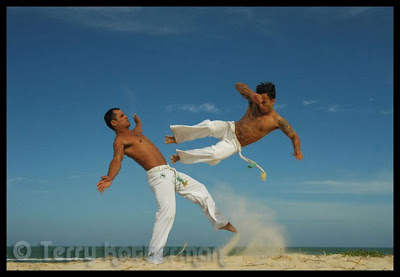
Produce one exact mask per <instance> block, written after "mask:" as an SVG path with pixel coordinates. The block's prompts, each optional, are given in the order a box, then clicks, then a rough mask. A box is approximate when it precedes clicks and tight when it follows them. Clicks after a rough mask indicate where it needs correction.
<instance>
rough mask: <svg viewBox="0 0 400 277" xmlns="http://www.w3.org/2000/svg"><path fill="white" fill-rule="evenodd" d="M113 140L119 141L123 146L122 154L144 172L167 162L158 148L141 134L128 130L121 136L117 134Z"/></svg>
mask: <svg viewBox="0 0 400 277" xmlns="http://www.w3.org/2000/svg"><path fill="white" fill-rule="evenodd" d="M115 140H116V141H117V140H119V141H120V142H121V143H122V144H123V145H124V154H125V155H126V156H128V157H130V158H131V159H133V160H134V161H135V162H137V163H138V164H139V165H140V166H142V167H143V168H144V169H145V170H146V171H147V170H149V169H151V168H153V167H155V166H160V165H166V164H167V162H166V160H165V158H164V156H163V155H162V154H161V152H160V151H159V150H158V148H157V147H156V146H155V145H154V144H153V143H152V142H151V141H150V140H149V139H148V138H147V137H146V136H145V135H143V134H142V133H137V132H134V131H131V130H129V132H124V133H123V134H118V135H117V137H116V138H115Z"/></svg>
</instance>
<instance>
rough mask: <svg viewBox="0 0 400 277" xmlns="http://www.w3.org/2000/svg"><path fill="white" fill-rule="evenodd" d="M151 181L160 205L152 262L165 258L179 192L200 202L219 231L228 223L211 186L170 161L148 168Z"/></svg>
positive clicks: (159, 261) (160, 261) (150, 183)
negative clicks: (182, 171)
mask: <svg viewBox="0 0 400 277" xmlns="http://www.w3.org/2000/svg"><path fill="white" fill-rule="evenodd" d="M178 177H179V179H180V180H183V181H185V182H187V183H186V185H185V184H184V183H183V182H181V181H179V180H178ZM147 181H148V183H149V185H150V188H151V190H152V191H153V193H154V195H155V197H156V201H157V206H158V211H157V213H156V218H155V222H154V228H153V235H152V238H151V241H150V245H149V251H148V257H147V260H148V261H149V262H151V263H155V264H158V263H162V262H163V249H164V246H165V244H166V243H167V238H168V234H169V232H170V230H171V228H172V225H173V223H174V219H175V192H176V193H178V194H179V195H182V196H183V197H185V198H186V199H188V200H190V201H191V202H193V203H195V204H198V205H199V206H200V207H201V209H202V210H203V211H204V213H205V215H206V216H207V218H208V219H209V220H210V221H211V224H212V225H213V228H214V230H216V231H217V230H219V229H220V228H221V227H223V226H225V225H226V224H228V220H227V219H226V218H225V216H224V215H223V214H222V213H221V212H220V211H219V210H218V209H217V206H216V205H215V202H214V200H213V198H212V197H211V195H210V193H209V192H208V190H207V188H206V187H205V186H204V185H203V184H202V183H200V182H198V181H196V180H195V179H193V178H191V177H190V176H188V175H186V174H184V173H181V172H178V171H176V170H175V169H174V168H171V167H170V166H169V165H162V166H157V167H154V168H152V169H150V170H148V171H147Z"/></svg>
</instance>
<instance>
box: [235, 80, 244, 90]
mask: <svg viewBox="0 0 400 277" xmlns="http://www.w3.org/2000/svg"><path fill="white" fill-rule="evenodd" d="M245 86H246V85H245V84H243V83H242V82H237V83H236V84H235V88H236V89H237V90H240V89H242V88H243V87H245Z"/></svg>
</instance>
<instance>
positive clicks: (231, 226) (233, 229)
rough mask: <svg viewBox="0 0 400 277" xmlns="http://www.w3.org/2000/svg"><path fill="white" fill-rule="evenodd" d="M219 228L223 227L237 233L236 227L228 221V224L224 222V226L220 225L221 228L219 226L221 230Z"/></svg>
mask: <svg viewBox="0 0 400 277" xmlns="http://www.w3.org/2000/svg"><path fill="white" fill-rule="evenodd" d="M221 229H224V230H228V231H231V232H234V233H237V230H236V228H235V227H233V225H232V224H230V223H229V222H228V224H226V225H225V226H224V227H221V228H220V230H221Z"/></svg>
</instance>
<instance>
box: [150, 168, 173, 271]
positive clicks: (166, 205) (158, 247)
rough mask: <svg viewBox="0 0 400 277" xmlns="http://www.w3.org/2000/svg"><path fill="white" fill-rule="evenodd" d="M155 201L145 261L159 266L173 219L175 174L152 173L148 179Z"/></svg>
mask: <svg viewBox="0 0 400 277" xmlns="http://www.w3.org/2000/svg"><path fill="white" fill-rule="evenodd" d="M148 181H149V184H150V187H151V189H152V190H153V192H154V195H155V197H156V201H157V207H158V211H157V213H156V219H155V222H154V227H153V235H152V238H151V241H150V244H149V253H148V258H147V260H148V261H149V262H151V263H155V264H159V263H162V262H163V250H164V246H165V244H166V243H167V239H168V235H169V232H170V231H171V228H172V225H173V223H174V219H175V211H176V210H175V209H176V204H175V174H174V172H172V171H171V170H169V169H167V170H163V171H158V172H156V173H153V174H152V175H151V176H149V178H148Z"/></svg>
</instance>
